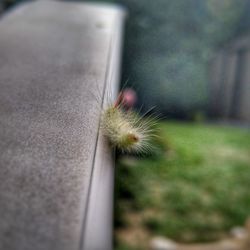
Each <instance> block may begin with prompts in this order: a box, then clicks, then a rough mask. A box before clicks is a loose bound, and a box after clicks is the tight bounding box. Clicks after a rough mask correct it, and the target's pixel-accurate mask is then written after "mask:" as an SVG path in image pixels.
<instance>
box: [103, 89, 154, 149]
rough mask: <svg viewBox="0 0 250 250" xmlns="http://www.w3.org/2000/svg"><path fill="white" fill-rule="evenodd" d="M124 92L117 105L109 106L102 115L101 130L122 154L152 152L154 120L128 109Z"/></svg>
mask: <svg viewBox="0 0 250 250" xmlns="http://www.w3.org/2000/svg"><path fill="white" fill-rule="evenodd" d="M121 96H122V92H121V93H120V94H119V96H118V98H117V100H116V102H115V104H113V105H109V106H108V107H107V108H106V109H105V110H104V111H103V114H102V122H101V128H102V130H103V133H104V135H105V136H106V137H107V138H108V140H109V142H110V143H111V145H112V146H114V147H116V148H117V149H118V150H120V151H122V152H135V153H144V152H147V151H150V140H151V139H152V137H153V136H154V133H153V132H154V129H153V126H154V125H155V122H154V119H152V118H151V117H147V118H146V117H140V115H139V114H138V113H137V112H135V111H132V110H131V109H126V108H125V107H124V102H123V98H122V97H121Z"/></svg>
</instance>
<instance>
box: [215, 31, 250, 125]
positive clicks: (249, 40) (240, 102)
mask: <svg viewBox="0 0 250 250" xmlns="http://www.w3.org/2000/svg"><path fill="white" fill-rule="evenodd" d="M210 113H211V115H213V116H216V117H222V118H226V119H234V120H242V121H248V122H250V37H248V36H247V37H244V38H240V39H236V40H234V41H233V42H231V43H230V44H228V45H227V46H226V47H225V48H224V49H223V50H220V51H218V53H217V54H216V55H215V56H214V58H213V59H212V61H211V64H210Z"/></svg>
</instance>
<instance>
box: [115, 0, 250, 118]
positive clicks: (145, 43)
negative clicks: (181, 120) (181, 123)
mask: <svg viewBox="0 0 250 250" xmlns="http://www.w3.org/2000/svg"><path fill="white" fill-rule="evenodd" d="M119 2H120V3H122V4H124V5H125V6H127V7H128V9H129V18H128V22H127V33H126V42H125V58H124V67H123V69H124V72H123V82H126V80H128V85H132V86H133V85H134V86H135V88H136V89H137V90H138V92H139V97H140V100H141V103H144V109H145V110H147V109H149V108H150V107H152V106H155V105H156V106H157V109H158V110H159V111H160V112H162V113H164V114H167V115H170V116H179V117H188V116H189V114H190V113H195V112H197V111H200V110H204V111H205V110H206V105H207V94H208V93H207V84H208V83H207V63H208V61H209V58H210V56H211V54H212V52H213V50H214V48H216V47H218V46H220V45H221V44H223V42H225V41H227V40H228V39H230V38H231V37H233V35H234V34H235V32H236V30H237V27H238V25H239V21H240V18H241V17H242V15H243V12H244V9H245V6H246V3H247V2H249V1H248V0H239V1H234V0H222V1H217V0H205V1H204V0H175V1H172V0H157V1H146V0H145V1H136V0H119ZM140 105H141V104H139V106H140Z"/></svg>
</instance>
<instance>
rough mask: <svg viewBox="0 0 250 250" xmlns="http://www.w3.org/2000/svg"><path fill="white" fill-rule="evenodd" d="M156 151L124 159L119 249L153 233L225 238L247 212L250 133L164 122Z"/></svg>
mask: <svg viewBox="0 0 250 250" xmlns="http://www.w3.org/2000/svg"><path fill="white" fill-rule="evenodd" d="M153 151H154V154H153V155H151V156H147V157H138V156H128V155H127V156H126V155H123V156H120V157H118V161H117V168H116V199H115V244H116V250H125V249H127V250H132V249H136V250H139V249H146V248H147V246H148V243H149V241H150V239H151V238H152V237H153V236H165V237H168V238H171V239H174V240H176V241H179V242H198V241H199V242H204V241H212V240H216V239H218V238H221V237H224V236H225V235H226V234H227V233H228V232H229V230H230V228H232V227H234V226H237V225H243V224H244V222H245V220H246V218H247V217H248V216H249V215H250V192H249V189H250V133H249V131H247V130H246V129H245V130H241V129H238V128H232V127H222V126H216V125H205V124H195V123H180V122H162V123H160V124H159V137H158V139H157V141H156V142H155V149H154V150H153Z"/></svg>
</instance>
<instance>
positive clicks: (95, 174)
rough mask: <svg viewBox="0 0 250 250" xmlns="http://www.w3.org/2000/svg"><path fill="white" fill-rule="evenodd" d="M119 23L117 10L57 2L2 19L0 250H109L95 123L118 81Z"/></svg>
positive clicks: (106, 152)
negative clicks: (108, 95)
mask: <svg viewBox="0 0 250 250" xmlns="http://www.w3.org/2000/svg"><path fill="white" fill-rule="evenodd" d="M123 20H124V12H123V11H122V10H121V9H119V8H117V7H112V6H106V5H97V4H87V3H84V4H83V3H69V2H56V1H37V2H32V3H28V4H25V5H22V6H20V7H18V8H17V9H14V10H13V11H12V12H10V13H8V14H7V15H6V16H5V17H3V18H2V19H1V21H0V152H1V153H0V214H1V216H2V218H1V223H0V249H3V250H7V249H8V250H12V249H13V250H15V249H18V250H29V249H30V250H34V249H36V250H50V249H51V250H52V249H53V250H57V249H58V250H59V249H60V250H64V249H65V250H66V249H67V250H74V249H86V250H91V249H100V250H101V249H102V250H106V249H107V250H108V249H111V248H112V201H113V198H112V197H113V160H112V152H111V150H110V149H109V147H108V146H107V144H106V142H105V141H104V139H103V138H102V136H101V135H100V134H99V122H100V109H101V106H102V105H105V103H106V96H107V94H105V93H108V92H109V93H110V92H111V93H116V89H117V84H118V82H119V65H120V50H121V34H122V26H123ZM93 95H94V96H95V97H96V98H94V97H93Z"/></svg>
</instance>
